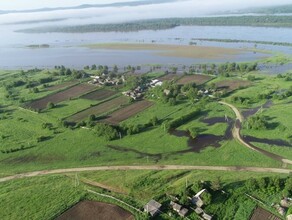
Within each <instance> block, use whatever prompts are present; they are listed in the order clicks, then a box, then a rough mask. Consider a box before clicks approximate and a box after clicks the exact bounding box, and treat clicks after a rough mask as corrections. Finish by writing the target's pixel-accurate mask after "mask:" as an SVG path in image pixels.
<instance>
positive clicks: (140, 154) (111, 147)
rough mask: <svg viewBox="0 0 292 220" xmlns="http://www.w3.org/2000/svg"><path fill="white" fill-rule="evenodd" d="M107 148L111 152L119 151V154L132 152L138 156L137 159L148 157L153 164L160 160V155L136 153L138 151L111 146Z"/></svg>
mask: <svg viewBox="0 0 292 220" xmlns="http://www.w3.org/2000/svg"><path fill="white" fill-rule="evenodd" d="M107 147H108V148H110V149H112V150H116V151H120V152H133V153H136V154H138V155H139V156H138V158H145V157H149V158H150V159H153V160H154V161H155V162H158V161H159V160H161V158H162V155H161V154H149V153H145V152H141V151H138V150H135V149H132V148H126V147H121V146H113V145H107Z"/></svg>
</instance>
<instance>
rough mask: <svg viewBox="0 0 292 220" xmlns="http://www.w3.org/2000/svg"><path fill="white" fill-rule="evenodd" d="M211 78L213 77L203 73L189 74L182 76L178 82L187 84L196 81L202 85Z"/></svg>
mask: <svg viewBox="0 0 292 220" xmlns="http://www.w3.org/2000/svg"><path fill="white" fill-rule="evenodd" d="M211 79H212V77H211V76H207V75H201V74H194V75H187V76H183V77H182V78H180V79H179V80H178V81H177V84H179V85H185V84H188V83H196V84H197V85H202V84H204V83H206V82H208V81H209V80H211Z"/></svg>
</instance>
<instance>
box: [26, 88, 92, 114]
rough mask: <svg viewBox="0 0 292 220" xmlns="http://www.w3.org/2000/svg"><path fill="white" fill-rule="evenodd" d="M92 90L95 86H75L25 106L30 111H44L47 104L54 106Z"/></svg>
mask: <svg viewBox="0 0 292 220" xmlns="http://www.w3.org/2000/svg"><path fill="white" fill-rule="evenodd" d="M94 88H96V87H95V86H92V85H89V84H79V85H76V86H73V87H71V88H69V89H66V90H64V91H61V92H58V93H55V94H52V95H48V96H46V97H44V98H41V99H38V100H36V101H33V102H31V103H28V104H26V107H27V108H31V109H35V110H37V109H40V110H42V109H45V108H46V107H47V104H48V103H49V102H52V103H54V104H57V103H59V102H62V101H65V100H68V99H70V98H74V97H78V96H80V95H82V94H84V93H87V92H89V91H91V90H93V89H94Z"/></svg>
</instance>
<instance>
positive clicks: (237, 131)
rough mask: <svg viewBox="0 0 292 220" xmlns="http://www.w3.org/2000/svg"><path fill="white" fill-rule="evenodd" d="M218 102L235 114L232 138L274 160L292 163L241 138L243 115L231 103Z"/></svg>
mask: <svg viewBox="0 0 292 220" xmlns="http://www.w3.org/2000/svg"><path fill="white" fill-rule="evenodd" d="M219 103H220V104H222V105H226V106H228V107H230V108H231V109H232V110H233V111H234V113H235V115H236V121H235V126H234V127H233V130H232V135H233V138H234V139H236V140H238V141H239V142H240V143H241V144H242V145H244V146H246V147H248V148H249V149H251V150H254V151H256V152H259V153H261V154H263V155H265V156H268V157H270V158H272V159H274V160H277V161H280V162H282V163H284V164H292V161H291V160H289V159H286V158H284V157H281V156H279V155H276V154H273V153H271V152H269V151H265V150H263V149H261V148H259V147H256V146H254V145H253V144H251V143H249V142H247V141H245V140H244V138H242V136H241V135H240V129H241V123H242V122H243V116H242V115H241V113H240V111H239V110H238V109H237V108H236V107H235V106H234V105H231V104H229V103H226V102H222V101H221V102H219Z"/></svg>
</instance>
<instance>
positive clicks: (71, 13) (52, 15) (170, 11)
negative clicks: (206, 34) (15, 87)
mask: <svg viewBox="0 0 292 220" xmlns="http://www.w3.org/2000/svg"><path fill="white" fill-rule="evenodd" d="M125 1H126V2H137V1H138V2H139V1H141V0H98V1H97V0H95V1H94V0H41V1H40V0H0V11H1V10H27V9H38V8H45V7H50V8H55V7H68V6H78V5H82V4H110V3H117V2H119V3H120V2H125ZM144 1H147V0H144ZM164 1H166V2H165V3H162V4H159V3H156V4H147V5H140V6H124V7H104V8H86V9H78V10H77V9H70V10H59V11H48V12H35V13H25V14H21V15H20V14H13V13H11V14H4V15H0V24H4V23H12V22H19V21H31V20H48V19H66V20H64V21H62V22H60V23H59V24H61V25H68V24H88V23H117V22H125V21H132V20H139V19H151V18H166V17H196V16H204V15H206V14H210V13H216V12H220V11H227V10H238V9H243V8H248V7H260V6H272V5H281V4H291V0H244V1H243V0H177V1H174V0H169V2H167V1H168V0H164ZM152 2H153V0H152Z"/></svg>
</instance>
